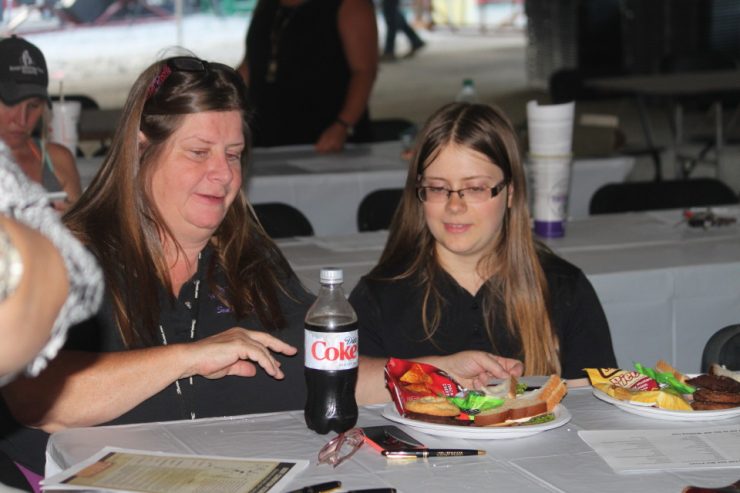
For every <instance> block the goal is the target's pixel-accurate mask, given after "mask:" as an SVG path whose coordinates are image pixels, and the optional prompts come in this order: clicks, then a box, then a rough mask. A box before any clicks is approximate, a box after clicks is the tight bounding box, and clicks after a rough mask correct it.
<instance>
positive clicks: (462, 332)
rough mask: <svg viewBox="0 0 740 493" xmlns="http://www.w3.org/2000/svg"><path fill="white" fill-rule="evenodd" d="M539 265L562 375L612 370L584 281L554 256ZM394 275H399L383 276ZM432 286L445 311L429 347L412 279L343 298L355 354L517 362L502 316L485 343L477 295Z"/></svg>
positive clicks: (365, 287)
mask: <svg viewBox="0 0 740 493" xmlns="http://www.w3.org/2000/svg"><path fill="white" fill-rule="evenodd" d="M541 264H542V266H543V270H544V272H545V276H546V278H547V283H548V287H549V290H550V303H549V313H550V318H551V321H552V324H553V326H554V328H555V330H556V333H557V336H558V338H559V342H560V362H561V365H562V376H563V377H564V378H582V377H585V376H586V374H585V372H583V371H582V368H593V367H615V366H616V358H615V356H614V349H613V348H612V342H611V336H610V334H609V325H608V323H607V321H606V316H605V315H604V311H603V309H602V307H601V303H600V302H599V299H598V297H597V296H596V293H595V291H594V289H593V287H592V286H591V283H590V282H589V281H588V279H587V278H586V276H585V275H584V274H583V272H582V271H581V270H580V269H578V268H577V267H575V266H573V265H572V264H570V263H568V262H566V261H565V260H563V259H561V258H559V257H556V256H554V255H549V254H545V255H544V256H543V257H542V261H541ZM399 272H402V269H400V268H399V269H392V271H391V270H389V271H388V272H387V273H383V275H384V276H388V277H390V276H392V275H394V274H397V273H399ZM437 279H438V281H437V288H438V290H439V292H440V294H441V295H442V297H443V299H444V305H443V307H442V319H441V321H440V324H439V328H438V329H437V331H436V332H435V334H434V339H433V340H429V338H428V337H426V334H425V332H424V328H423V325H422V308H421V307H422V304H423V296H424V292H423V288H421V287H420V286H419V283H418V279H416V278H409V279H404V280H401V281H393V282H390V281H379V280H371V279H368V278H367V277H364V278H363V279H362V280H361V281H360V282H359V283H358V285H357V286H356V287H355V289H353V290H352V294H351V295H350V298H349V299H350V302H351V303H352V306H353V307H354V308H355V310H356V312H357V316H358V321H359V341H360V354H362V355H365V356H378V357H390V356H393V357H397V358H403V359H413V358H417V357H420V356H429V355H448V354H453V353H457V352H459V351H465V350H471V349H475V350H481V351H488V352H491V353H493V354H497V355H501V356H506V357H509V358H517V359H521V358H522V350H521V344H520V341H519V340H518V339H517V338H513V337H511V336H510V335H509V332H508V331H507V330H506V329H505V325H504V324H505V323H506V322H505V317H504V314H503V313H502V312H501V311H497V312H496V313H495V322H494V328H493V337H494V340H493V342H492V341H491V340H490V339H489V337H488V334H487V331H486V328H485V323H484V317H483V311H482V307H483V296H484V294H483V290H479V291H478V293H477V294H476V295H475V296H473V295H471V294H470V293H469V292H468V291H466V290H465V289H464V288H462V287H461V286H460V285H459V284H458V283H457V282H456V281H455V280H454V279H453V278H452V276H450V275H449V274H447V273H446V272H444V271H442V270H441V269H440V275H439V276H438V278H437ZM493 309H494V310H496V307H495V306H494V308H493ZM430 314H431V311H430Z"/></svg>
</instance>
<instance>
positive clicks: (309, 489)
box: [288, 481, 342, 493]
mask: <svg viewBox="0 0 740 493" xmlns="http://www.w3.org/2000/svg"><path fill="white" fill-rule="evenodd" d="M340 486H342V482H341V481H329V482H328V483H319V484H312V485H311V486H304V487H303V488H298V489H297V490H292V491H289V492H288V493H322V492H324V491H331V490H335V489H337V488H339V487H340Z"/></svg>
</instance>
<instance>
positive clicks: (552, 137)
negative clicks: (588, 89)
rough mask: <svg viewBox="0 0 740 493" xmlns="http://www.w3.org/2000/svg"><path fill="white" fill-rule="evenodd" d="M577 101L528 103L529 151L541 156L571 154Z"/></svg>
mask: <svg viewBox="0 0 740 493" xmlns="http://www.w3.org/2000/svg"><path fill="white" fill-rule="evenodd" d="M574 116H575V103H573V102H570V103H565V104H551V105H539V104H538V103H537V101H529V102H528V103H527V135H528V138H529V152H530V154H532V155H539V156H569V155H570V153H571V150H572V148H573V119H574Z"/></svg>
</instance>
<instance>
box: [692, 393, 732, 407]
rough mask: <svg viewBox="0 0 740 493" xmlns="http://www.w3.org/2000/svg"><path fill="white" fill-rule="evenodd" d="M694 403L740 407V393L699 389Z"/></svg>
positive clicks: (695, 394)
mask: <svg viewBox="0 0 740 493" xmlns="http://www.w3.org/2000/svg"><path fill="white" fill-rule="evenodd" d="M694 401H700V402H723V403H727V404H734V405H735V406H740V393H738V392H720V391H718V390H708V389H698V390H697V391H696V392H694Z"/></svg>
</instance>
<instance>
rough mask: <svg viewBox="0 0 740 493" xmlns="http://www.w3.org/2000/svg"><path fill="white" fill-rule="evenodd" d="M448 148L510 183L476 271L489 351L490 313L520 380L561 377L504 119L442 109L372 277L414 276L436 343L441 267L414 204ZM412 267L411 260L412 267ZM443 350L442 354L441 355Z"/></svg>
mask: <svg viewBox="0 0 740 493" xmlns="http://www.w3.org/2000/svg"><path fill="white" fill-rule="evenodd" d="M450 144H455V145H459V146H463V147H465V148H468V149H471V150H473V151H476V152H479V153H481V154H483V155H484V156H486V157H488V159H489V160H490V161H491V164H492V165H494V166H498V167H499V168H501V170H502V171H503V174H504V179H505V180H507V182H508V183H509V185H510V186H509V187H507V189H506V193H507V196H508V195H509V194H513V195H511V207H510V208H509V209H508V210H507V212H506V214H505V215H504V220H503V223H502V226H501V232H500V234H499V236H498V240H497V242H496V244H494V245H491V249H490V252H488V254H487V255H485V256H484V257H483V258H482V259H481V261H480V263H479V265H478V270H479V272H481V273H483V274H484V277H485V278H487V279H488V280H487V281H486V282H485V284H484V286H483V287H482V288H481V289H484V290H485V295H484V300H485V301H484V307H483V309H484V313H485V321H486V328H487V331H488V337H489V339H490V341H491V344H493V345H494V348H495V343H494V337H493V333H494V331H495V330H498V328H497V327H495V326H494V325H495V320H496V313H495V310H504V311H505V314H504V315H505V316H504V317H503V319H504V320H505V321H506V327H507V329H506V330H509V331H510V333H511V335H512V336H513V337H514V338H515V339H516V340H518V341H520V343H521V348H522V353H523V354H522V355H521V356H522V357H523V360H524V368H525V374H528V375H543V374H549V373H560V360H559V357H558V352H559V345H558V339H557V337H556V335H555V333H554V330H553V327H552V324H551V322H550V317H549V314H548V310H547V302H548V289H547V282H546V279H545V275H544V272H543V270H542V267H541V265H540V262H539V260H538V250H540V249H542V250H545V248H544V247H540V246H539V245H535V242H534V240H533V238H532V232H531V229H530V222H529V210H528V206H527V194H526V183H525V177H524V169H523V166H522V159H521V155H520V151H519V146H518V142H517V139H516V134H515V132H514V130H513V128H512V126H511V123H510V122H509V121H508V119H507V118H506V117H505V116H504V114H503V113H502V112H501V111H500V110H498V109H497V108H495V107H492V106H488V105H482V104H468V103H452V104H448V105H446V106H444V107H442V108H440V109H439V110H438V111H437V112H436V113H435V114H434V115H432V116H431V118H430V119H429V120H428V121H427V123H426V125H425V127H424V129H423V130H422V132H421V134H420V136H419V140H418V148H417V152H416V154H415V157H414V159H413V160H412V162H411V164H410V166H409V171H408V175H407V178H406V186H405V188H404V192H403V195H402V197H401V203H400V205H399V207H398V210H397V211H396V214H395V215H394V217H393V220H392V222H391V225H390V231H389V237H388V242H387V243H386V246H385V249H384V250H383V254H382V255H381V258H380V261H379V263H378V265H377V266H376V267H375V268H374V269H373V270H372V271H371V272H370V274H369V275H370V277H373V278H381V277H382V276H383V274H382V273H383V272H388V270H387V269H389V268H393V267H394V266H398V265H409V267H408V268H407V269H406V270H405V271H404V272H402V273H400V274H399V275H398V276H396V277H395V278H394V279H401V278H408V277H413V276H418V278H419V279H420V289H422V290H423V292H424V298H423V299H424V302H423V306H422V313H421V314H420V315H421V317H422V323H423V326H424V331H425V332H426V335H427V338H428V339H429V340H431V341H432V342H434V333H435V331H436V330H437V328H438V326H439V323H440V320H441V311H442V305H443V303H444V299H443V297H442V295H441V293H440V292H439V291H438V289H437V287H436V283H435V277H437V276H438V275H439V272H440V269H441V266H440V265H439V262H438V260H437V259H436V256H435V249H434V246H435V240H434V237H433V236H432V234H431V233H430V232H429V229H428V228H427V226H426V222H425V219H424V212H423V208H422V204H421V203H420V202H419V200H418V199H417V197H416V188H417V186H418V183H419V179H420V176H422V175H423V173H424V170H425V169H426V167H427V166H429V165H430V164H431V163H432V161H434V159H436V157H437V156H438V155H439V153H440V151H441V150H442V149H444V148H445V147H446V146H448V145H450ZM409 260H411V262H410V264H409ZM440 349H442V350H444V348H440Z"/></svg>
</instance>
